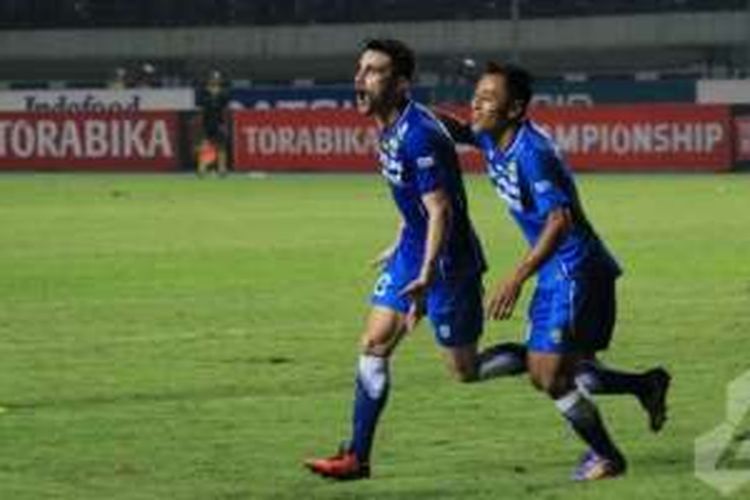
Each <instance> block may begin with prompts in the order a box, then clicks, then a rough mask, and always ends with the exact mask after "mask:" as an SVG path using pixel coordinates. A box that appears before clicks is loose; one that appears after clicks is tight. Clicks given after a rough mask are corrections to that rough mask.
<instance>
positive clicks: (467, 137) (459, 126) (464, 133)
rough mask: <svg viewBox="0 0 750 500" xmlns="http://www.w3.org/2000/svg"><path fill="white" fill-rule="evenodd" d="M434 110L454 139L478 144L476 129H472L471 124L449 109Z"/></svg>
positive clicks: (474, 144)
mask: <svg viewBox="0 0 750 500" xmlns="http://www.w3.org/2000/svg"><path fill="white" fill-rule="evenodd" d="M433 112H434V113H435V116H436V117H437V119H438V120H440V123H442V124H443V126H444V127H445V129H446V130H447V131H448V133H449V134H450V136H451V138H452V139H453V141H455V142H457V143H459V144H469V145H470V146H476V140H475V139H474V131H472V130H471V125H469V124H468V123H466V122H464V121H463V120H461V119H460V118H458V117H457V116H455V115H453V114H452V113H448V112H447V111H443V110H438V109H433Z"/></svg>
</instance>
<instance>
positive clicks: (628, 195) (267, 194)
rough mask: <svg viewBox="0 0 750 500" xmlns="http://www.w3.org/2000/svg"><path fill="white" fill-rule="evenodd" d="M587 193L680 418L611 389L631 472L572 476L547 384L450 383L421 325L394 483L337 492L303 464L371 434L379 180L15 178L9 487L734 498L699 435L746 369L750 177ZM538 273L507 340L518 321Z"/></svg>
mask: <svg viewBox="0 0 750 500" xmlns="http://www.w3.org/2000/svg"><path fill="white" fill-rule="evenodd" d="M467 188H468V192H469V197H470V205H471V212H472V214H473V218H474V220H475V223H476V225H477V228H478V230H479V232H480V235H481V237H482V239H483V241H484V243H485V247H486V251H487V255H488V259H489V261H490V266H491V269H490V272H489V274H488V275H487V280H486V281H487V284H492V283H493V282H494V281H495V280H496V279H498V278H500V277H502V276H503V275H504V274H505V272H506V271H507V269H508V266H510V265H511V264H512V262H513V261H514V260H515V259H516V258H517V257H518V256H519V255H520V253H521V252H522V251H523V248H524V247H523V244H522V242H521V240H520V236H519V233H518V231H517V229H516V228H515V226H514V225H513V224H512V222H511V221H510V219H509V218H508V216H507V215H506V212H505V209H504V208H503V206H502V203H501V201H500V200H499V199H497V198H496V197H495V196H494V194H493V192H492V190H491V189H490V186H489V184H488V183H487V181H486V180H485V179H483V178H481V177H474V176H472V177H469V178H467ZM580 188H581V191H582V195H583V198H584V200H585V205H586V207H587V209H588V212H589V215H590V217H591V219H592V220H593V222H594V224H595V226H596V227H597V228H598V230H599V232H600V233H601V234H602V236H603V237H604V238H605V240H606V241H607V242H608V244H609V246H610V247H611V248H612V250H613V251H614V252H615V253H616V255H617V256H618V258H619V259H620V261H621V262H622V263H623V265H624V267H625V269H626V275H625V276H624V278H623V279H622V281H621V282H620V289H619V291H620V293H619V300H620V311H619V312H620V314H619V323H618V328H617V333H616V337H615V342H614V344H613V348H612V349H611V350H610V351H609V352H608V353H607V355H606V358H605V359H606V360H608V361H610V362H612V363H613V364H616V365H618V366H622V367H629V368H634V369H643V368H646V367H648V366H650V365H653V364H657V363H664V364H665V365H666V366H668V367H669V369H670V370H671V371H672V372H673V375H674V385H673V393H672V398H671V420H670V422H669V423H668V424H667V427H666V428H665V430H664V431H663V433H662V434H660V435H657V436H653V435H651V434H650V433H649V432H648V431H647V428H646V421H645V418H644V417H643V415H642V413H641V412H640V410H639V408H638V405H637V403H636V402H635V401H634V400H630V399H627V398H622V397H621V398H613V397H610V398H600V399H599V402H600V406H601V408H602V410H603V412H604V413H605V415H606V420H607V421H608V423H609V424H610V428H611V430H612V432H613V433H614V435H615V436H616V437H617V439H618V441H619V443H620V445H621V447H622V448H623V449H624V451H625V452H626V453H627V455H628V457H629V460H630V471H629V474H628V475H627V476H626V477H624V478H622V479H618V480H614V481H608V482H601V483H596V484H583V485H580V484H571V483H570V482H569V481H568V475H569V473H570V471H571V469H572V467H573V465H574V463H575V461H576V460H577V458H578V455H579V453H580V452H581V450H582V447H581V445H580V444H579V443H578V442H577V441H576V439H574V438H573V437H572V435H571V433H570V432H569V431H568V430H567V429H566V428H565V426H564V425H563V423H562V421H561V419H560V417H559V416H558V415H557V414H556V412H555V410H554V408H553V406H552V405H551V404H550V403H549V402H548V401H547V400H545V399H544V398H543V397H542V396H540V395H539V394H536V393H535V392H533V391H532V390H531V388H530V385H529V384H528V382H527V380H526V379H525V378H518V379H501V380H495V381H490V382H488V383H484V384H477V385H471V386H466V385H460V384H457V383H455V382H453V381H451V380H450V379H449V377H448V375H447V372H446V370H445V368H444V367H443V366H442V361H441V359H440V357H439V353H438V350H437V348H436V347H435V344H434V342H433V340H432V336H431V332H430V331H429V329H428V328H427V326H426V325H424V324H423V325H421V326H420V328H419V329H418V331H416V332H414V333H413V334H411V336H410V337H409V338H408V339H407V340H406V341H405V342H404V343H403V344H402V346H401V348H400V350H399V352H398V354H397V356H396V358H395V360H394V369H393V372H394V387H393V391H392V393H391V400H390V404H389V407H388V409H387V411H386V413H385V416H384V418H383V420H382V425H381V427H380V430H379V435H378V438H377V441H376V447H375V454H374V459H373V469H374V471H373V472H374V477H373V479H371V480H369V481H362V482H357V483H346V484H336V483H329V482H326V481H323V480H321V479H319V478H316V477H313V476H311V475H309V474H308V473H307V472H306V471H305V470H304V469H303V468H302V467H301V460H302V459H303V458H305V457H307V456H310V455H317V454H328V453H330V452H333V451H335V447H336V445H337V443H338V441H339V440H341V439H343V438H345V437H347V435H348V432H349V418H350V402H351V397H352V378H353V373H354V366H355V360H356V354H357V343H358V337H359V333H360V329H361V326H362V319H363V317H364V314H365V312H366V311H367V297H368V294H369V290H370V287H371V285H372V283H373V280H374V277H375V272H374V271H373V270H371V269H368V267H367V262H368V260H369V259H370V258H372V257H374V256H375V254H376V253H377V252H378V251H379V250H380V249H381V248H382V247H383V246H384V245H385V244H387V243H388V242H389V241H391V239H392V238H393V236H394V232H395V227H396V223H397V219H396V215H395V211H394V208H393V204H392V202H391V200H390V198H389V195H388V193H387V190H386V187H385V186H384V185H383V182H382V181H381V180H380V179H379V178H378V177H376V176H375V175H372V176H369V175H362V176H317V177H316V176H302V175H297V176H271V177H269V178H267V179H251V178H249V177H247V176H233V177H230V178H227V179H205V180H199V179H196V178H193V177H190V176H138V175H136V176H119V175H101V176H86V175H27V176H24V175H7V176H2V177H0V405H2V406H4V407H5V409H6V411H5V412H4V413H2V414H0V498H2V499H6V500H40V499H53V498H55V499H57V498H60V499H71V500H73V499H75V500H103V499H107V500H114V499H118V500H119V499H122V500H141V499H165V500H167V499H168V500H181V499H196V500H198V499H200V500H205V499H227V500H229V499H256V498H258V499H263V498H268V499H279V498H281V499H308V498H332V499H350V498H359V499H375V500H378V499H439V498H440V499H475V498H481V499H495V498H507V499H524V498H535V499H537V498H540V499H573V498H575V499H594V498H596V499H623V500H624V499H634V498H637V499H653V498H659V499H678V498H679V499H680V500H689V499H695V500H704V499H710V498H720V497H719V495H718V493H716V492H715V491H714V490H713V489H711V488H709V487H708V486H706V485H705V484H703V483H702V482H700V481H698V480H697V479H696V478H695V477H694V474H693V441H694V439H695V438H696V437H698V436H700V435H701V434H703V433H705V432H707V431H709V430H710V429H712V428H713V427H715V426H716V425H718V424H720V423H721V422H722V421H724V419H725V389H726V384H727V383H728V382H729V381H731V380H732V379H733V378H735V377H736V376H738V375H740V374H741V373H743V372H744V371H745V370H748V369H750V356H749V355H750V299H749V297H750V176H746V175H716V176H704V175H687V176H671V175H653V176H641V175H600V176H592V175H585V176H581V177H580ZM530 289H531V287H530V286H528V287H527V289H526V290H525V294H524V301H523V303H521V304H519V309H518V310H517V312H516V314H515V317H514V319H512V320H511V321H509V322H505V323H493V324H490V325H488V326H487V328H486V333H485V337H484V341H485V342H493V341H498V340H500V339H508V340H512V339H516V340H517V339H520V338H521V337H522V330H523V322H522V320H523V316H524V308H525V304H526V300H528V295H529V292H530ZM743 425H744V424H743ZM745 466H746V467H750V464H745ZM735 498H750V485H749V486H748V487H747V488H745V489H743V490H742V491H740V492H739V493H737V494H736V496H735Z"/></svg>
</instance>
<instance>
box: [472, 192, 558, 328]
mask: <svg viewBox="0 0 750 500" xmlns="http://www.w3.org/2000/svg"><path fill="white" fill-rule="evenodd" d="M572 226H573V216H572V214H571V213H570V209H569V208H567V207H559V208H556V209H554V210H552V211H551V212H550V213H549V214H548V215H547V220H546V222H545V224H544V229H543V230H542V234H541V235H539V239H538V240H537V242H536V244H535V245H534V246H533V247H532V248H531V250H529V252H528V253H527V254H526V255H525V256H524V258H523V259H522V260H521V262H520V263H519V264H518V265H517V266H516V268H515V269H514V270H513V273H512V274H511V276H510V277H509V278H506V279H505V280H503V281H501V282H500V283H499V284H498V285H497V287H496V288H495V290H494V292H493V293H492V294H491V295H490V299H489V301H488V303H487V310H486V316H487V318H490V319H507V318H509V317H510V316H511V314H512V313H513V309H514V308H515V305H516V302H517V301H518V297H519V296H520V295H521V289H522V288H523V284H524V283H525V282H526V280H528V279H529V278H530V277H531V276H533V275H534V274H536V272H537V271H538V270H539V268H540V267H541V266H542V264H544V262H545V261H546V260H547V259H549V257H550V256H551V255H552V254H553V253H554V252H555V249H556V248H557V245H558V244H559V242H560V239H561V238H562V236H563V235H564V234H565V233H566V232H568V231H569V230H570V228H571V227H572Z"/></svg>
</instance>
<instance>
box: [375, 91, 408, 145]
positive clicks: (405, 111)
mask: <svg viewBox="0 0 750 500" xmlns="http://www.w3.org/2000/svg"><path fill="white" fill-rule="evenodd" d="M412 106H414V101H412V100H411V99H407V101H406V105H405V106H404V109H402V110H401V114H400V115H398V118H396V121H395V122H393V124H392V125H390V126H388V127H386V128H384V129H383V132H382V133H381V134H380V137H386V136H388V135H390V134H392V133H393V132H394V131H398V129H399V128H400V127H401V124H402V123H403V122H404V120H406V116H407V115H408V114H409V111H411V108H412Z"/></svg>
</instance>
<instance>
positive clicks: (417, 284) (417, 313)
mask: <svg viewBox="0 0 750 500" xmlns="http://www.w3.org/2000/svg"><path fill="white" fill-rule="evenodd" d="M429 286H430V280H429V279H428V278H425V277H424V276H419V277H418V278H417V279H415V280H413V281H411V282H410V283H409V284H407V285H406V286H405V287H404V288H403V289H402V290H401V292H399V295H402V296H406V297H409V298H410V299H411V306H410V307H409V312H408V313H407V315H406V330H407V331H409V332H410V331H412V330H414V329H415V328H416V327H417V325H418V324H419V320H421V319H422V316H424V312H425V295H426V294H427V288H428V287H429Z"/></svg>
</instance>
